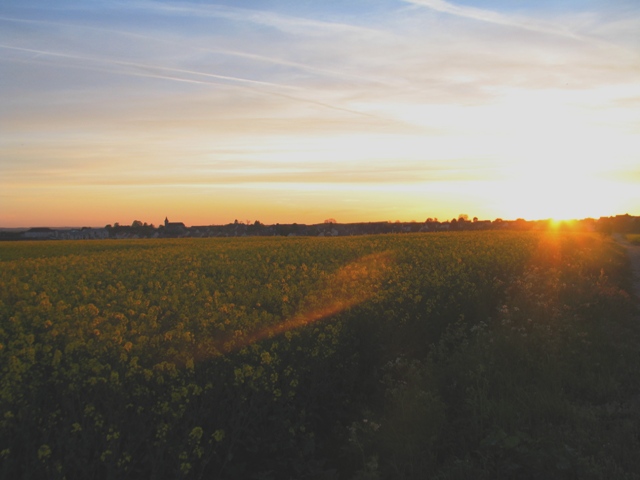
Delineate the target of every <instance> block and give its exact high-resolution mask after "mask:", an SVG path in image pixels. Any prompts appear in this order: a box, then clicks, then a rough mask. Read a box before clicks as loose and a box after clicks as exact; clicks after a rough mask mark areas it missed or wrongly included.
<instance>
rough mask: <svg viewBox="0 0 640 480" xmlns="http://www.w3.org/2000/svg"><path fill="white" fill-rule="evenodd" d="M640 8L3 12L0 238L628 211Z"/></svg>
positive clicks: (161, 7)
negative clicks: (172, 224)
mask: <svg viewBox="0 0 640 480" xmlns="http://www.w3.org/2000/svg"><path fill="white" fill-rule="evenodd" d="M638 31H640V5H637V4H635V3H634V2H632V1H629V0H615V1H609V2H605V1H604V0H593V1H591V2H589V3H588V5H585V4H584V3H583V2H579V1H567V2H564V3H563V5H562V7H560V6H558V5H556V4H555V3H554V2H551V1H546V0H545V1H540V2H533V1H530V2H518V6H517V7H516V6H514V5H512V4H509V3H508V2H504V1H501V0H468V1H464V2H454V1H451V2H448V1H443V0H381V1H380V2H375V3H372V2H367V1H365V0H354V1H351V2H347V1H342V0H331V1H329V2H323V3H322V4H316V5H313V2H311V3H304V2H303V3H301V4H292V3H290V2H284V1H281V0H273V1H272V2H268V3H267V2H258V1H250V0H242V1H236V2H231V1H219V2H216V3H213V2H201V3H197V4H196V3H187V2H181V1H177V0H176V1H156V0H150V1H144V2H132V3H129V4H113V3H112V2H106V1H96V2H92V3H91V5H86V4H84V3H82V2H78V1H73V0H63V1H62V2H59V3H56V5H55V7H54V6H52V5H51V4H49V3H47V2H43V1H41V0H26V1H20V2H18V1H14V0H9V1H8V2H5V3H3V5H2V6H0V72H2V73H1V74H0V78H1V81H0V105H2V108H0V227H4V228H7V227H30V226H50V227H60V226H96V227H99V226H104V225H106V224H113V223H115V222H119V223H121V224H130V223H131V222H133V220H141V221H143V222H148V223H154V224H156V225H157V224H159V223H161V222H162V221H163V220H164V218H165V216H168V217H169V219H170V220H172V221H182V222H184V223H185V224H187V225H211V224H225V223H230V222H233V221H234V220H236V219H237V220H239V221H247V220H248V221H250V222H253V221H255V220H259V221H261V222H262V223H265V224H274V223H293V222H297V223H306V224H312V223H321V222H322V221H324V220H325V219H327V218H335V219H336V220H337V221H338V222H341V223H349V222H361V221H362V222H366V221H384V220H390V221H395V220H401V221H412V220H416V221H424V220H425V219H426V218H427V217H437V218H439V219H441V220H447V219H451V218H456V217H458V215H459V214H467V215H469V217H474V216H476V217H478V218H482V219H488V220H493V219H495V218H504V219H515V218H525V219H528V220H536V219H547V218H557V219H569V218H587V217H592V218H598V217H600V216H611V215H616V214H625V213H629V214H631V215H640V189H639V188H638V186H639V184H640V108H638V107H639V106H640V82H638V71H639V70H638V65H640V38H639V37H638V36H637V32H638Z"/></svg>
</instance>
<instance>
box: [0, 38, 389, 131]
mask: <svg viewBox="0 0 640 480" xmlns="http://www.w3.org/2000/svg"><path fill="white" fill-rule="evenodd" d="M0 48H4V49H8V50H16V51H21V52H29V53H35V54H39V55H47V56H52V57H60V58H69V59H72V60H82V61H89V62H96V63H108V64H112V65H117V66H124V67H134V68H140V69H149V70H158V71H169V72H175V73H185V74H189V75H197V76H202V77H205V78H213V79H216V80H224V81H227V82H238V83H240V85H237V84H235V85H234V84H229V83H222V82H206V81H203V80H194V79H189V78H183V77H176V76H169V75H161V74H156V73H141V72H131V71H126V72H125V71H113V70H107V69H104V68H98V67H92V66H88V65H74V67H76V68H85V69H93V70H100V71H108V72H110V73H116V74H120V75H129V76H136V77H148V78H157V79H162V80H171V81H177V82H184V83H193V84H199V85H226V86H231V87H237V88H245V89H249V90H253V91H257V92H260V93H262V94H266V95H272V96H277V97H282V98H287V99H289V100H295V101H298V102H304V103H309V104H313V105H318V106H321V107H324V108H328V109H331V110H337V111H341V112H346V113H350V114H353V115H358V116H364V117H368V118H375V119H378V120H381V118H380V117H378V116H376V115H372V114H369V113H365V112H360V111H358V110H352V109H349V108H345V107H338V106H336V105H332V104H329V103H325V102H320V101H317V100H312V99H309V98H304V97H297V96H294V95H287V94H285V93H278V92H273V91H265V90H263V89H260V88H257V87H272V88H278V89H286V90H295V91H305V90H306V89H303V88H301V87H294V86H290V85H282V84H277V83H271V82H263V81H259V80H250V79H246V78H241V77H232V76H227V75H217V74H213V73H204V72H196V71H192V70H185V69H180V68H172V67H160V66H155V65H147V64H142V63H135V62H124V61H120V60H108V59H101V58H92V57H88V56H84V55H73V54H68V53H60V52H51V51H47V50H38V49H33V48H24V47H14V46H11V45H4V44H0Z"/></svg>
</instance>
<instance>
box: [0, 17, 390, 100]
mask: <svg viewBox="0 0 640 480" xmlns="http://www.w3.org/2000/svg"><path fill="white" fill-rule="evenodd" d="M0 20H3V21H6V22H16V23H32V24H39V25H51V26H56V27H66V28H80V29H86V30H92V31H100V32H105V33H112V34H116V35H122V36H125V37H132V38H139V39H142V40H150V41H153V42H157V43H164V44H168V45H172V46H176V45H178V46H183V47H187V48H190V49H192V50H198V51H201V52H207V53H213V54H220V55H227V56H233V57H239V58H246V59H250V60H256V61H259V62H264V63H270V64H273V65H283V66H287V67H293V68H297V69H300V70H304V71H307V72H312V73H317V74H320V75H326V76H328V77H334V78H346V79H350V80H358V81H360V82H364V83H373V84H378V85H384V86H391V87H396V88H397V87H400V85H399V84H397V83H393V82H389V81H382V80H377V79H373V78H370V77H363V76H362V75H356V74H350V73H346V72H343V71H339V70H333V69H330V68H321V67H316V66H313V65H309V64H306V63H301V62H296V61H291V60H284V59H281V58H275V57H270V56H266V55H259V54H255V53H247V52H241V51H237V50H229V49H222V48H210V47H202V46H199V45H191V44H188V43H185V42H176V41H175V40H165V39H163V38H159V37H155V36H151V35H144V34H141V33H133V32H128V31H125V30H114V29H110V28H103V27H95V26H88V25H77V24H72V23H65V22H52V21H50V20H31V19H22V18H13V17H4V16H0Z"/></svg>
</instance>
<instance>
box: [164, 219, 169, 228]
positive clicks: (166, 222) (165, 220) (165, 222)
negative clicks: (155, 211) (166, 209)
mask: <svg viewBox="0 0 640 480" xmlns="http://www.w3.org/2000/svg"><path fill="white" fill-rule="evenodd" d="M168 225H169V218H167V217H164V226H165V227H166V226H168Z"/></svg>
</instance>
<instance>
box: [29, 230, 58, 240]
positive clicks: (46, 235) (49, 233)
mask: <svg viewBox="0 0 640 480" xmlns="http://www.w3.org/2000/svg"><path fill="white" fill-rule="evenodd" d="M57 236H58V232H57V231H55V230H52V229H50V228H47V227H35V228H30V229H29V230H27V231H26V232H24V237H25V238H35V239H39V240H44V239H50V238H56V237H57Z"/></svg>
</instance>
